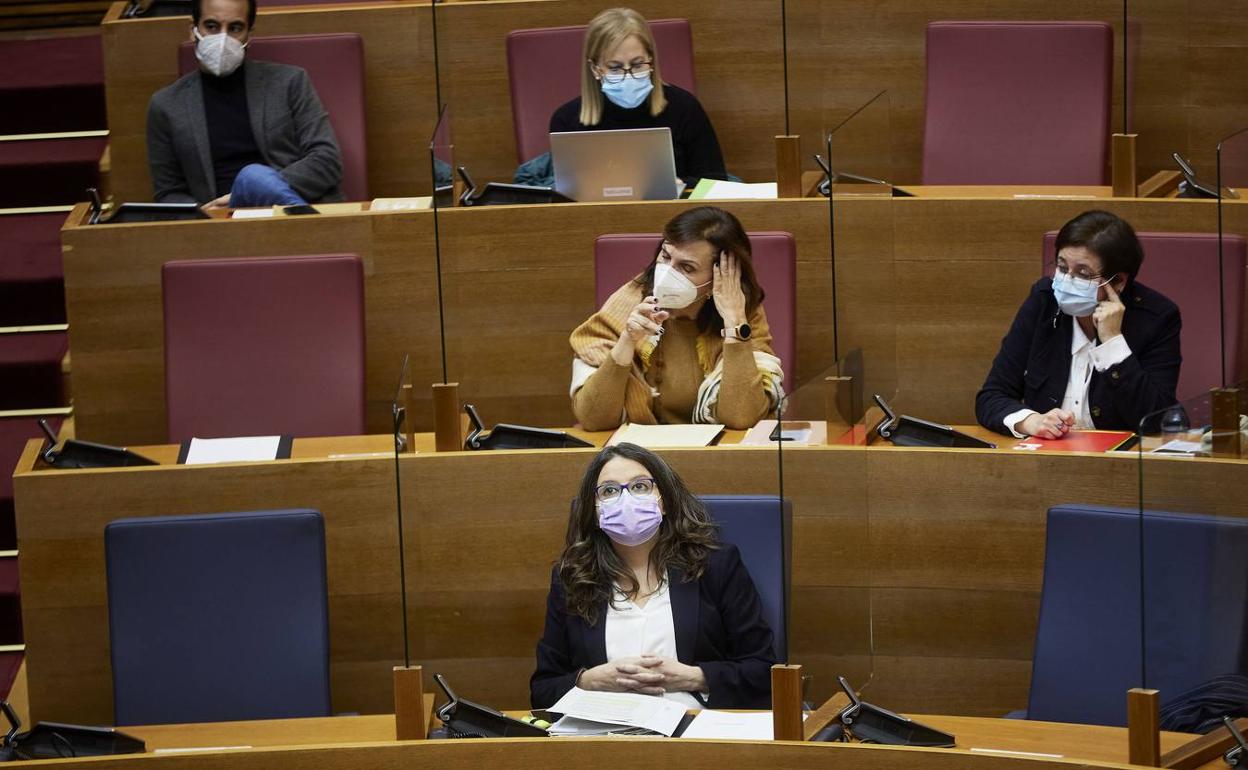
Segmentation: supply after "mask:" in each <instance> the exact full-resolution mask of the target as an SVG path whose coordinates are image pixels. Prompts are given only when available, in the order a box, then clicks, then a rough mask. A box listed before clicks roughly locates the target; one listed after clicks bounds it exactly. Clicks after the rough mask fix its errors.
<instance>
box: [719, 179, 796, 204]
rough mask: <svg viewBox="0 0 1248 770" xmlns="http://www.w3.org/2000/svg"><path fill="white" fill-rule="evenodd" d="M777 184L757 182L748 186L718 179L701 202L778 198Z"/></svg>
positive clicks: (743, 183)
mask: <svg viewBox="0 0 1248 770" xmlns="http://www.w3.org/2000/svg"><path fill="white" fill-rule="evenodd" d="M776 197H778V194H777V192H776V183H775V182H756V183H754V184H747V183H745V182H728V181H725V180H723V179H716V180H715V182H714V184H712V185H711V189H710V190H707V192H706V195H704V196H702V198H701V200H706V201H729V200H750V199H758V198H776Z"/></svg>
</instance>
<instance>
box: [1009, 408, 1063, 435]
mask: <svg viewBox="0 0 1248 770" xmlns="http://www.w3.org/2000/svg"><path fill="white" fill-rule="evenodd" d="M1073 427H1075V416H1074V415H1073V414H1071V413H1070V412H1068V411H1066V410H1065V409H1050V410H1049V411H1047V412H1045V413H1044V414H1029V415H1027V417H1026V418H1025V419H1024V420H1023V421H1022V422H1021V423H1019V426H1018V432H1019V433H1022V434H1023V435H1026V436H1036V437H1038V438H1061V437H1062V436H1065V435H1066V434H1067V433H1069V432H1070V429H1071V428H1073Z"/></svg>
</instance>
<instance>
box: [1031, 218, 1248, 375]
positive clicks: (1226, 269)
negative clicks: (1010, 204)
mask: <svg viewBox="0 0 1248 770" xmlns="http://www.w3.org/2000/svg"><path fill="white" fill-rule="evenodd" d="M1136 235H1137V236H1139V239H1140V245H1141V246H1143V247H1144V264H1143V265H1141V266H1140V274H1139V275H1138V276H1137V278H1138V279H1139V280H1140V281H1141V282H1142V283H1143V284H1145V285H1146V286H1148V287H1149V288H1150V289H1156V290H1157V291H1160V292H1161V293H1162V294H1164V295H1166V296H1167V297H1169V298H1170V299H1171V300H1172V301H1173V302H1174V303H1175V304H1176V305H1178V306H1179V313H1180V314H1181V315H1182V318H1183V330H1182V332H1181V333H1180V338H1179V344H1180V345H1181V347H1182V351H1183V368H1182V369H1180V371H1179V388H1178V394H1177V395H1178V398H1179V399H1180V400H1184V399H1189V398H1192V397H1194V396H1196V395H1198V394H1200V393H1203V392H1206V391H1208V390H1209V389H1210V388H1215V387H1220V386H1221V385H1222V353H1221V346H1222V344H1223V342H1222V340H1223V338H1222V336H1221V334H1220V333H1219V332H1220V330H1219V323H1221V331H1222V332H1223V333H1224V334H1225V344H1226V378H1227V384H1231V383H1234V382H1236V381H1237V380H1238V372H1239V365H1240V364H1239V358H1240V356H1239V353H1240V350H1241V349H1242V347H1241V346H1242V339H1243V331H1244V280H1245V271H1246V268H1248V243H1246V242H1245V240H1244V238H1243V236H1239V235H1231V236H1226V237H1225V238H1224V242H1223V248H1224V251H1223V254H1222V270H1223V276H1222V277H1223V281H1222V286H1223V299H1224V300H1225V313H1226V315H1225V317H1222V318H1220V316H1221V313H1222V306H1221V303H1220V302H1219V300H1218V235H1217V233H1136ZM1056 244H1057V232H1055V231H1053V232H1048V233H1045V234H1044V256H1043V262H1044V274H1045V275H1047V276H1052V275H1053V270H1054V262H1053V261H1054V259H1055V258H1056V252H1055V246H1056ZM1130 312H1131V309H1130V308H1127V313H1130Z"/></svg>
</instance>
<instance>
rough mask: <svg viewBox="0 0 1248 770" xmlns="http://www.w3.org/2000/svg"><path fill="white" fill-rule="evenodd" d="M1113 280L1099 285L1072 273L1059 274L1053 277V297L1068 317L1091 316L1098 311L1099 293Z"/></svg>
mask: <svg viewBox="0 0 1248 770" xmlns="http://www.w3.org/2000/svg"><path fill="white" fill-rule="evenodd" d="M1111 280H1113V279H1112V278H1111V279H1109V280H1106V281H1104V282H1102V283H1097V282H1096V281H1093V280H1089V279H1087V278H1078V277H1076V276H1073V275H1071V274H1070V273H1057V274H1056V275H1054V276H1053V297H1054V299H1056V300H1057V306H1058V307H1060V308H1061V309H1062V312H1063V313H1065V314H1066V315H1069V316H1075V317H1076V318H1081V317H1084V316H1090V315H1092V311H1094V310H1096V305H1097V291H1098V290H1099V289H1100V288H1101V287H1102V286H1104V285H1105V284H1107V283H1109V281H1111Z"/></svg>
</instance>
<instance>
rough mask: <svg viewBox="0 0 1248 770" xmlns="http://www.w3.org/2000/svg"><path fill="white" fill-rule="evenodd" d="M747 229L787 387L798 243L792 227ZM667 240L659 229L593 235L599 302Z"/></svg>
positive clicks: (793, 364) (792, 368) (793, 349)
mask: <svg viewBox="0 0 1248 770" xmlns="http://www.w3.org/2000/svg"><path fill="white" fill-rule="evenodd" d="M747 235H748V236H749V238H750V251H751V252H753V258H754V273H755V275H757V276H758V282H759V284H760V285H761V286H762V287H763V291H764V292H765V293H766V295H767V296H766V299H764V300H763V308H764V309H765V310H766V311H767V325H768V326H770V327H771V338H772V339H771V349H772V350H774V351H775V353H776V355H777V356H779V357H780V361H781V363H782V364H783V365H784V389H785V392H786V393H788V392H790V391H791V385H792V383H793V378H794V375H795V373H796V372H797V360H796V356H797V344H796V343H797V333H796V325H797V246H796V244H795V243H794V241H793V235H792V234H791V233H785V232H757V233H747ZM662 240H663V236H662V234H660V233H620V234H613V235H600V236H598V238H597V239H595V240H594V302H595V303H596V304H597V306H598V307H602V305H603V303H604V302H606V301H607V298H608V297H610V296H611V294H612V293H613V292H614V291H615V290H616V289H618V288H620V287H621V286H623V285H624V284H625V283H627V282H628V281H631V280H632V279H633V278H635V277H636V276H637V274H638V273H640V272H642V271H643V270H645V269H646V267H647V266H649V264H650V261H651V260H653V259H654V255H655V252H656V251H657V250H658V248H659V243H660V242H661V241H662Z"/></svg>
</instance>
